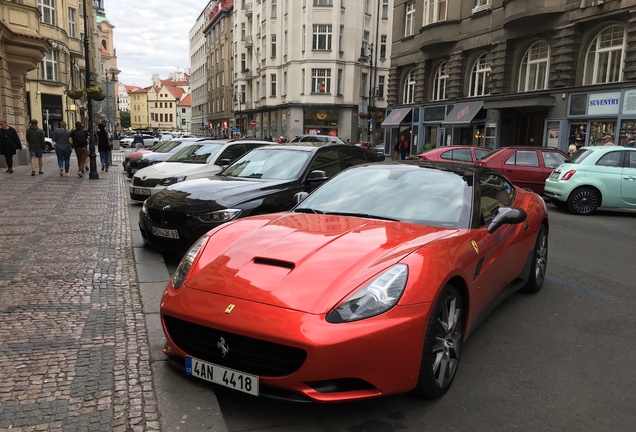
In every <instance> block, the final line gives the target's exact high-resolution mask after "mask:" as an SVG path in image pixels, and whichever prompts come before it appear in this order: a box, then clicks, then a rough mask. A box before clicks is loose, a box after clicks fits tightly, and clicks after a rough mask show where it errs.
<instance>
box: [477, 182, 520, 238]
mask: <svg viewBox="0 0 636 432" xmlns="http://www.w3.org/2000/svg"><path fill="white" fill-rule="evenodd" d="M479 186H480V187H479V189H480V191H481V198H480V207H481V217H482V218H481V225H482V226H483V225H486V224H488V223H490V222H491V221H492V219H493V218H494V217H495V215H496V214H497V210H498V209H499V207H510V206H511V205H512V203H513V201H514V193H515V192H514V191H515V188H514V187H513V186H512V184H510V183H509V182H508V181H506V180H505V179H504V178H503V177H501V176H499V175H498V174H490V173H489V174H486V175H483V176H482V177H481V178H480V179H479Z"/></svg>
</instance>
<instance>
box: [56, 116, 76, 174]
mask: <svg viewBox="0 0 636 432" xmlns="http://www.w3.org/2000/svg"><path fill="white" fill-rule="evenodd" d="M70 136H71V131H70V130H68V129H67V128H66V122H64V121H61V122H60V127H59V128H57V129H55V130H54V131H53V141H55V155H56V156H57V166H58V167H60V177H62V176H66V177H68V176H69V173H68V172H69V170H70V169H71V154H72V153H73V149H72V148H71V143H70V142H69V140H68V139H69V137H70Z"/></svg>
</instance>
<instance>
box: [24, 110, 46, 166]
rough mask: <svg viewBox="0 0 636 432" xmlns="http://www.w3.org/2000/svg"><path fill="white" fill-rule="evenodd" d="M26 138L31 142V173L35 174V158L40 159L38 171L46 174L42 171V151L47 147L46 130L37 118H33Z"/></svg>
mask: <svg viewBox="0 0 636 432" xmlns="http://www.w3.org/2000/svg"><path fill="white" fill-rule="evenodd" d="M26 140H27V143H28V144H29V153H30V154H31V175H32V176H34V175H35V160H36V159H37V161H38V172H39V173H40V174H44V172H43V171H42V153H44V149H45V148H46V143H45V142H44V131H43V130H42V129H40V128H39V127H38V121H37V120H36V119H32V120H31V126H29V128H28V129H27V131H26Z"/></svg>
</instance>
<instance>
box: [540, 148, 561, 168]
mask: <svg viewBox="0 0 636 432" xmlns="http://www.w3.org/2000/svg"><path fill="white" fill-rule="evenodd" d="M541 158H542V159H543V166H544V167H546V168H553V169H554V168H556V167H558V166H559V165H561V164H562V163H563V161H565V156H563V155H562V154H561V153H557V152H553V151H544V152H541Z"/></svg>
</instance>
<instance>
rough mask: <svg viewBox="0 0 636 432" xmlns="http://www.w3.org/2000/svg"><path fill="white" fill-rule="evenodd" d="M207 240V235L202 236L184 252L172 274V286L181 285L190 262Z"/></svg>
mask: <svg viewBox="0 0 636 432" xmlns="http://www.w3.org/2000/svg"><path fill="white" fill-rule="evenodd" d="M207 241H208V236H203V237H201V238H200V239H199V240H197V241H196V242H195V243H194V244H193V245H192V246H191V247H190V249H189V250H188V252H186V254H185V255H184V257H183V259H182V260H181V262H180V263H179V266H178V267H177V270H176V271H175V272H174V276H172V286H173V287H175V288H180V287H181V285H183V282H184V281H185V279H186V276H187V275H188V272H189V271H190V267H192V263H194V260H195V258H196V257H197V255H198V254H199V251H200V250H201V249H203V246H204V245H205V243H206V242H207Z"/></svg>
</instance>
